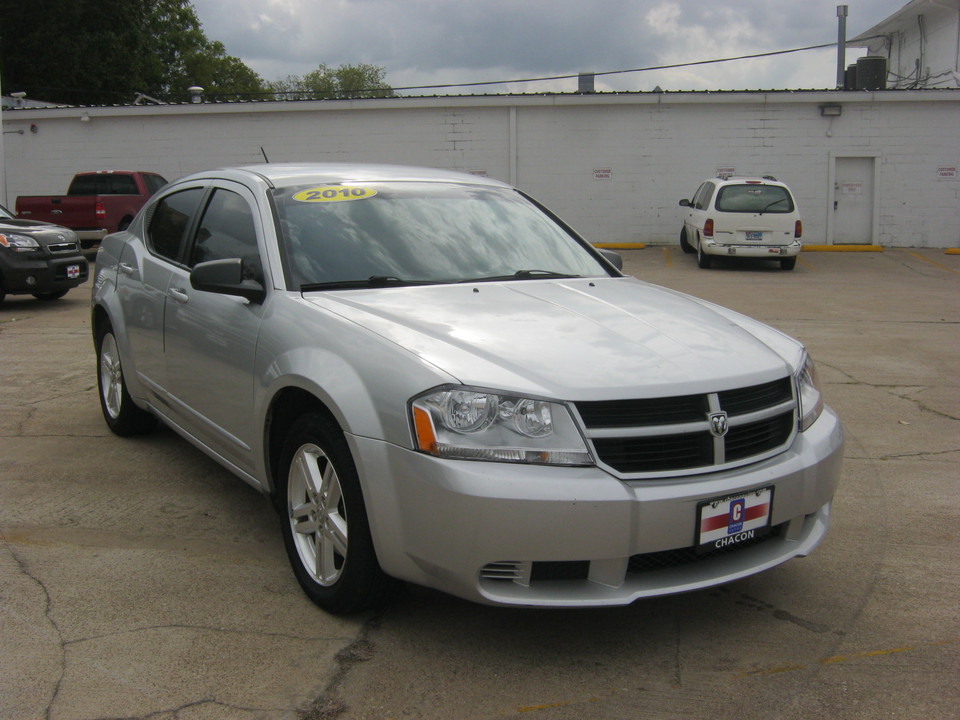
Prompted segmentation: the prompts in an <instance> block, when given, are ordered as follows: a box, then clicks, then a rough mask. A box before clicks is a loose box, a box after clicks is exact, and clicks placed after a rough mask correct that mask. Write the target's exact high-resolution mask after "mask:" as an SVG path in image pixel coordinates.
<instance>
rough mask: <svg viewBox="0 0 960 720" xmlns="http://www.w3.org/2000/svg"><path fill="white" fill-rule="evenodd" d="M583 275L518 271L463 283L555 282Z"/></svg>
mask: <svg viewBox="0 0 960 720" xmlns="http://www.w3.org/2000/svg"><path fill="white" fill-rule="evenodd" d="M578 277H583V276H582V275H572V274H570V273H561V272H554V271H553V270H517V271H516V272H515V273H513V274H512V275H491V276H490V277H479V278H469V279H468V280H461V281H460V282H462V283H472V282H500V281H503V280H555V279H557V278H578Z"/></svg>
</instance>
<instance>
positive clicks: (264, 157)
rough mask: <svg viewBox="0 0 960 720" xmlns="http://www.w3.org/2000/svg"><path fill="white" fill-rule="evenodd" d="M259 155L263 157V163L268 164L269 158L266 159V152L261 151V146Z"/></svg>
mask: <svg viewBox="0 0 960 720" xmlns="http://www.w3.org/2000/svg"><path fill="white" fill-rule="evenodd" d="M260 154H261V155H263V161H264V162H266V163H268V162H270V158H268V157H267V151H266V150H264V149H263V145H261V146H260Z"/></svg>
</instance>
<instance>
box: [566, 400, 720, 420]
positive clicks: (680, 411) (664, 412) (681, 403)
mask: <svg viewBox="0 0 960 720" xmlns="http://www.w3.org/2000/svg"><path fill="white" fill-rule="evenodd" d="M706 401H707V398H706V395H682V396H679V397H669V398H653V399H651V400H604V401H600V402H582V403H577V410H578V411H579V412H580V417H582V418H583V421H584V422H585V423H586V424H587V427H631V426H633V427H649V426H651V425H665V424H671V425H672V424H674V423H684V422H696V421H697V420H702V419H703V414H704V413H705V412H706V411H707V404H706Z"/></svg>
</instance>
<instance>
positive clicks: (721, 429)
mask: <svg viewBox="0 0 960 720" xmlns="http://www.w3.org/2000/svg"><path fill="white" fill-rule="evenodd" d="M727 427H728V426H727V414H726V413H725V412H718V413H710V434H711V435H713V436H714V437H718V438H722V437H723V436H724V435H726V434H727Z"/></svg>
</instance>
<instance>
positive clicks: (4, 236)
mask: <svg viewBox="0 0 960 720" xmlns="http://www.w3.org/2000/svg"><path fill="white" fill-rule="evenodd" d="M0 245H2V246H3V247H5V248H10V249H11V250H13V251H14V252H31V251H33V250H39V249H40V243H38V242H37V241H36V240H34V239H33V238H32V237H28V236H26V235H17V234H15V233H0Z"/></svg>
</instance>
